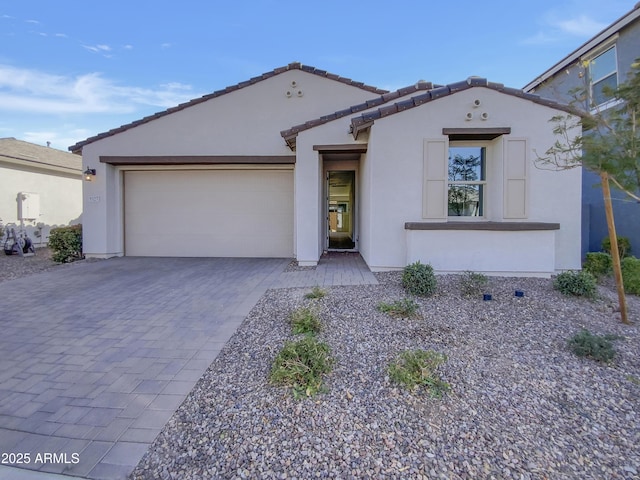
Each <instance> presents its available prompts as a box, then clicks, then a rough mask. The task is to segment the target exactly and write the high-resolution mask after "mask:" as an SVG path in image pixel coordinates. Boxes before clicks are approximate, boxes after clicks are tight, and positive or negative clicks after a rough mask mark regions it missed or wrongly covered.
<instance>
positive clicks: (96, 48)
mask: <svg viewBox="0 0 640 480" xmlns="http://www.w3.org/2000/svg"><path fill="white" fill-rule="evenodd" d="M82 46H83V47H84V48H85V49H87V50H89V51H90V52H94V53H104V52H110V51H111V47H110V46H109V45H82Z"/></svg>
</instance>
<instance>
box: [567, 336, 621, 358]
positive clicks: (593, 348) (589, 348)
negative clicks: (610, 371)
mask: <svg viewBox="0 0 640 480" xmlns="http://www.w3.org/2000/svg"><path fill="white" fill-rule="evenodd" d="M616 338H618V337H615V336H612V335H605V336H601V335H593V334H592V333H591V332H589V330H586V329H582V330H581V331H580V332H579V333H576V334H575V335H574V336H573V337H572V338H571V339H570V340H569V348H571V351H573V353H575V354H576V355H578V356H579V357H589V358H593V359H594V360H598V361H600V362H609V361H611V360H613V357H614V356H615V354H616V352H615V349H614V348H613V344H612V343H611V340H615V339H616Z"/></svg>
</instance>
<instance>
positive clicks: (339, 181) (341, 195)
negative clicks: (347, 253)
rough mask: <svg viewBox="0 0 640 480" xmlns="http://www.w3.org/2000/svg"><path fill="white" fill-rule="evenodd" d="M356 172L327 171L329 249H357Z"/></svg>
mask: <svg viewBox="0 0 640 480" xmlns="http://www.w3.org/2000/svg"><path fill="white" fill-rule="evenodd" d="M355 183H356V172H355V171H354V170H333V171H331V170H330V171H328V172H327V202H328V204H327V229H328V232H327V238H328V245H327V246H328V249H329V250H355V249H356V235H355V221H356V215H355V213H356V212H355V208H356V194H355Z"/></svg>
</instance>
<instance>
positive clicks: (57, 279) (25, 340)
mask: <svg viewBox="0 0 640 480" xmlns="http://www.w3.org/2000/svg"><path fill="white" fill-rule="evenodd" d="M286 264H287V260H282V259H224V258H205V259H200V258H198V259H196V258H131V257H128V258H116V259H110V260H105V261H100V262H82V263H79V264H73V265H69V266H61V267H59V268H56V269H54V270H52V271H49V272H45V273H41V274H38V275H33V276H30V277H26V278H22V279H19V280H13V281H9V282H4V283H2V284H0V453H1V454H2V456H3V458H2V459H0V461H1V463H0V469H1V468H2V466H1V465H5V466H6V465H13V466H16V464H17V462H18V461H19V460H22V462H23V463H22V464H20V465H19V466H20V467H23V468H28V469H31V470H41V471H45V472H54V473H64V474H67V475H75V476H83V477H90V478H123V477H126V475H128V474H129V473H130V472H131V471H132V470H133V468H134V467H135V465H137V463H138V461H139V460H140V458H141V457H142V455H143V454H144V452H145V451H146V450H147V448H148V447H149V444H150V443H151V442H152V441H153V439H154V438H155V437H156V435H157V434H158V433H159V432H160V430H161V428H162V427H163V425H164V424H165V423H166V422H167V420H168V419H169V418H170V417H171V415H172V414H173V412H174V411H175V409H176V408H177V407H178V406H179V405H180V403H181V402H182V401H183V399H184V398H185V396H186V395H187V393H188V392H189V391H190V390H191V389H192V388H193V386H194V385H195V383H196V381H197V380H198V378H200V376H201V375H202V374H203V373H204V371H205V370H206V368H207V367H208V366H209V364H210V363H211V362H212V361H213V359H214V358H215V357H216V355H217V354H218V352H219V351H220V349H221V348H222V346H223V345H224V343H225V342H226V341H227V340H228V338H229V337H230V336H231V335H232V334H233V332H234V331H235V329H236V328H237V326H238V325H239V324H240V323H241V322H242V320H243V319H244V317H245V316H246V315H247V314H248V312H249V310H250V309H251V308H252V307H253V305H254V304H255V303H256V301H257V300H258V299H259V298H260V296H261V295H262V294H263V293H264V291H265V290H266V289H267V288H268V287H269V286H271V285H273V284H274V283H276V282H277V280H278V278H279V277H280V273H281V272H282V271H283V270H284V268H285V266H286ZM26 454H28V459H27V455H26ZM53 454H56V455H55V456H53ZM9 470H13V469H9ZM7 471H8V469H7V468H5V469H4V471H2V470H0V477H1V476H2V475H3V473H4V476H6V475H8V474H9V475H10V473H7Z"/></svg>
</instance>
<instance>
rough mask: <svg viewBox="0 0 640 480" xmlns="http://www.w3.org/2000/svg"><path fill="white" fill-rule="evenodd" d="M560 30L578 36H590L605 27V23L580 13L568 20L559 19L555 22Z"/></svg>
mask: <svg viewBox="0 0 640 480" xmlns="http://www.w3.org/2000/svg"><path fill="white" fill-rule="evenodd" d="M555 26H556V27H558V28H559V29H560V30H561V31H562V32H564V33H568V34H569V35H575V36H578V37H592V36H594V35H595V34H596V33H598V32H599V31H601V30H603V29H605V28H606V27H607V24H606V23H602V22H597V21H595V20H593V19H591V18H589V17H588V16H586V15H584V14H583V15H580V16H579V17H576V18H570V19H568V20H560V21H557V22H556V23H555Z"/></svg>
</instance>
